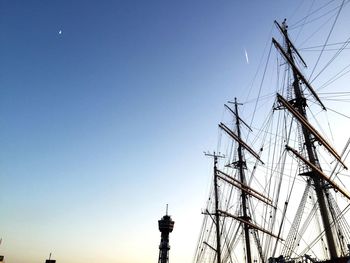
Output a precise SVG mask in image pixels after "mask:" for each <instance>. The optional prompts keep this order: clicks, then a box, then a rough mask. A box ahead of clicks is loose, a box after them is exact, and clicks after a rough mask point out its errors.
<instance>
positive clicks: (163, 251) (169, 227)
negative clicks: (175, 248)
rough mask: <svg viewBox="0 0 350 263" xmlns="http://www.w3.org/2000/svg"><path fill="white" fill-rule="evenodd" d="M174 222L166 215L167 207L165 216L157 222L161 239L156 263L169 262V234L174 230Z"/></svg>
mask: <svg viewBox="0 0 350 263" xmlns="http://www.w3.org/2000/svg"><path fill="white" fill-rule="evenodd" d="M174 224H175V222H174V221H173V220H172V219H171V217H170V216H169V215H168V205H167V209H166V214H165V216H163V217H162V219H161V220H158V226H159V231H160V232H161V239H160V245H159V259H158V263H168V262H169V250H170V245H169V233H171V232H172V231H173V229H174Z"/></svg>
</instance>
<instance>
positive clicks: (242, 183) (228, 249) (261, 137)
mask: <svg viewBox="0 0 350 263" xmlns="http://www.w3.org/2000/svg"><path fill="white" fill-rule="evenodd" d="M274 24H275V25H276V28H277V29H278V31H279V33H280V35H281V37H282V41H280V42H279V41H277V40H276V39H275V38H272V46H273V47H274V48H275V50H276V51H277V52H276V53H277V54H278V62H279V65H278V67H282V68H283V71H282V73H281V71H278V73H279V78H278V80H277V83H278V85H277V86H278V88H277V92H275V100H274V102H273V104H272V106H271V110H270V113H269V115H268V118H266V119H265V120H264V121H260V122H261V123H262V124H263V125H262V127H259V128H257V127H256V126H254V124H250V125H248V124H247V123H248V122H247V121H246V120H244V119H243V118H242V117H241V114H240V106H241V104H240V103H238V100H237V99H236V98H235V100H234V101H233V102H230V103H228V104H226V105H225V109H226V111H227V113H228V114H227V115H228V117H227V120H226V121H222V122H221V123H220V124H219V129H220V131H221V134H222V136H220V138H221V141H220V143H219V145H221V150H220V149H218V151H217V152H219V153H220V154H215V153H214V154H207V155H210V156H212V157H213V159H214V167H213V185H212V188H211V192H210V197H209V199H208V201H207V206H206V208H205V209H204V211H203V214H204V220H203V225H202V229H201V233H200V236H199V240H198V245H197V249H196V253H195V257H194V262H195V263H201V262H208V263H209V262H212V263H221V262H239V263H258V262H262V263H279V262H280V263H282V262H283V263H296V262H324V263H326V262H327V263H328V262H329V263H330V262H334V263H343V262H350V225H349V222H348V219H349V217H350V214H349V210H350V193H349V190H348V189H347V188H348V187H349V185H347V184H346V183H344V182H345V181H344V174H346V173H348V171H347V169H348V168H347V165H346V157H347V155H348V154H349V152H350V150H349V144H350V139H349V140H348V141H346V140H347V138H346V137H344V140H343V141H344V144H345V147H344V148H343V150H342V151H341V152H340V153H339V152H338V151H337V150H336V149H335V148H334V147H333V146H332V144H331V143H330V142H329V138H326V137H325V136H324V135H323V134H322V132H321V131H320V130H319V129H318V127H317V125H318V122H319V121H322V120H321V119H320V118H316V117H315V115H312V112H311V106H312V107H315V108H317V110H318V112H319V113H320V112H324V111H326V109H327V107H326V106H325V104H324V103H323V101H322V99H321V98H320V96H319V95H318V94H317V92H316V89H315V88H314V87H313V84H312V81H310V77H306V76H305V74H304V73H303V71H304V68H306V62H305V61H304V59H303V57H302V56H301V54H300V52H299V51H298V50H297V48H296V47H295V45H294V44H293V42H292V40H291V38H290V36H289V32H288V25H287V22H286V20H284V21H283V22H282V23H278V22H277V21H275V22H274ZM281 43H282V44H281ZM259 93H260V92H259ZM255 103H256V104H255V105H254V106H253V108H254V114H255V112H256V109H257V107H258V106H257V105H259V104H258V103H259V102H255ZM244 106H245V105H244ZM260 106H261V108H263V107H265V106H266V104H264V103H262V104H260ZM254 116H255V115H254ZM310 116H311V118H310ZM253 118H254V117H253ZM253 118H252V119H253ZM315 123H316V124H315ZM345 125H347V126H346V127H350V122H349V121H348V122H347V124H345V123H344V126H345ZM253 127H254V128H253ZM348 136H349V135H348ZM223 142H225V143H223ZM222 153H223V154H222ZM346 178H349V175H347V176H345V179H346Z"/></svg>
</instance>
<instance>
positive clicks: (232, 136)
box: [219, 122, 264, 164]
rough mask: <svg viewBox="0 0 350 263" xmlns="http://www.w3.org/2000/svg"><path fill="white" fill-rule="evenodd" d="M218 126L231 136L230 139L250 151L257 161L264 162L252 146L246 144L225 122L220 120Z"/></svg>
mask: <svg viewBox="0 0 350 263" xmlns="http://www.w3.org/2000/svg"><path fill="white" fill-rule="evenodd" d="M219 127H220V128H221V129H223V130H224V131H225V132H226V133H227V134H228V135H230V136H231V138H232V139H234V140H235V141H236V142H238V143H239V144H240V145H241V146H242V147H243V148H244V149H246V150H247V151H248V152H250V154H251V155H253V156H254V157H255V158H256V159H257V160H258V161H259V162H261V163H262V164H264V162H263V161H262V160H261V159H260V157H259V155H258V154H257V153H256V152H254V150H253V149H252V148H250V147H249V146H248V144H246V143H245V142H244V141H242V140H241V139H240V138H239V137H238V136H237V135H236V134H235V133H234V132H233V131H231V130H230V128H228V127H227V126H226V125H225V124H223V123H222V122H220V124H219Z"/></svg>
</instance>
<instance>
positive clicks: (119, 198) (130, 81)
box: [0, 0, 348, 263]
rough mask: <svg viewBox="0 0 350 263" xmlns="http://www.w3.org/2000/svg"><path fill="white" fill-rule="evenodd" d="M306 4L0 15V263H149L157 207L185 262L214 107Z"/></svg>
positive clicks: (4, 10)
mask: <svg viewBox="0 0 350 263" xmlns="http://www.w3.org/2000/svg"><path fill="white" fill-rule="evenodd" d="M303 2H304V1H295V3H292V2H291V1H287V0H282V1H275V0H269V1H219V2H214V1H207V0H205V1H197V0H195V1H184V0H179V1H160V0H149V1H140V0H139V1H137V0H131V1H112V0H104V1H82V0H76V1H67V0H63V1H54V0H51V1H39V0H36V1H34V0H33V1H32V0H30V1H16V0H12V1H10V0H2V1H0V47H1V49H0V58H1V59H0V63H1V71H0V85H1V88H0V125H1V128H0V140H1V142H0V145H1V151H0V167H1V172H0V174H1V179H0V182H1V193H0V211H1V213H0V214H1V217H0V237H2V238H3V244H1V245H0V254H5V259H6V262H8V263H24V262H26V263H34V262H44V260H45V259H46V258H47V257H48V255H49V253H50V252H52V253H53V258H55V259H56V260H57V262H58V263H73V262H74V263H80V262H87V261H89V262H93V261H103V262H105V263H109V262H120V263H131V262H133V263H138V262H140V263H141V262H143V263H151V262H155V261H156V260H157V257H158V244H159V237H160V234H159V232H158V229H157V220H158V219H160V217H161V216H162V215H163V214H164V212H165V206H166V204H169V213H170V214H171V215H172V217H173V219H174V220H175V228H174V232H173V233H172V234H171V237H170V240H171V247H172V248H171V251H170V256H171V262H172V263H180V262H189V261H191V260H192V256H193V253H194V250H195V247H196V241H197V237H198V234H199V231H200V225H201V218H202V217H201V208H202V207H203V206H204V202H205V200H206V194H207V192H208V188H209V183H210V174H211V165H212V164H211V162H210V160H208V159H206V158H205V157H203V154H202V152H203V151H206V150H213V149H215V148H216V140H217V137H216V136H217V126H216V125H217V122H218V121H219V120H220V117H221V115H222V111H223V107H222V104H223V103H225V102H226V101H227V100H232V99H233V98H234V97H235V96H238V97H242V98H245V97H246V96H247V87H248V86H249V84H250V80H251V79H252V78H253V76H254V73H255V71H256V67H257V65H258V63H259V59H260V57H261V54H262V52H263V50H264V47H265V44H266V42H267V41H270V39H269V36H270V35H269V34H271V30H272V28H273V20H274V19H277V20H279V21H281V20H283V18H285V17H291V18H292V19H294V18H295V19H297V18H300V17H302V16H303V15H304V13H305V10H299V9H300V6H302V3H303ZM305 2H306V4H305V3H303V4H304V5H305V6H309V5H311V2H312V1H305ZM303 8H305V7H304V6H303ZM347 11H348V10H347ZM298 12H300V13H302V15H299V14H298ZM246 53H247V55H248V56H249V63H247V60H246Z"/></svg>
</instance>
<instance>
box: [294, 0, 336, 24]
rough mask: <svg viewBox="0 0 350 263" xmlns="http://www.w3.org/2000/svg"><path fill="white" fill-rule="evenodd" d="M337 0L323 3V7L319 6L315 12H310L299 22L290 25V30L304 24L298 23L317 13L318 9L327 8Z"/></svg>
mask: <svg viewBox="0 0 350 263" xmlns="http://www.w3.org/2000/svg"><path fill="white" fill-rule="evenodd" d="M334 1H336V0H331V1H329V2H328V3H326V4H324V5H322V6H321V7H319V8H317V9H316V10H314V11H313V12H311V13H310V14H308V15H306V16H304V17H303V18H301V19H299V20H298V21H297V22H295V23H294V24H292V25H289V29H290V30H293V29H295V28H297V27H299V26H302V25H298V24H300V23H302V22H303V21H305V19H307V18H308V17H310V16H312V15H313V14H316V13H317V12H318V11H320V10H322V9H323V8H325V7H326V6H328V5H330V4H331V3H332V2H334Z"/></svg>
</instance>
